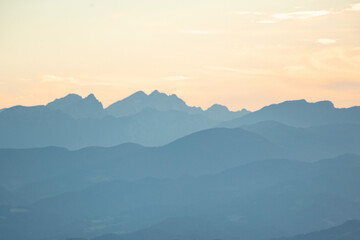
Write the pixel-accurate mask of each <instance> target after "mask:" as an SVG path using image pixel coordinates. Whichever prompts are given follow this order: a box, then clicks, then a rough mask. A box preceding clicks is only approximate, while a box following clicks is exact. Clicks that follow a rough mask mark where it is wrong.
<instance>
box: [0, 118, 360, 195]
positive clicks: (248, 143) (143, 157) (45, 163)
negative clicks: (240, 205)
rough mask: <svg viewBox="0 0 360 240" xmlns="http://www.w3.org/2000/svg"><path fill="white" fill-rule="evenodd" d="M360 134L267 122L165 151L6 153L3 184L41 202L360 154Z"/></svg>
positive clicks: (126, 147)
mask: <svg viewBox="0 0 360 240" xmlns="http://www.w3.org/2000/svg"><path fill="white" fill-rule="evenodd" d="M245 129H246V130H245ZM359 133H360V125H356V124H354V125H345V126H343V125H335V126H334V125H327V126H319V127H311V128H294V127H289V126H286V125H283V124H280V123H274V122H264V123H259V124H255V125H247V126H244V129H241V128H236V129H227V128H217V129H209V130H203V131H200V132H197V133H193V134H191V135H189V136H186V137H183V138H180V139H178V140H176V141H174V142H172V143H170V144H168V145H165V146H162V147H142V146H139V145H136V144H123V145H119V146H117V147H111V148H101V147H92V148H85V149H82V150H77V151H69V150H67V149H63V148H56V147H48V148H39V149H1V150H0V159H2V161H0V182H1V183H2V184H3V186H4V187H6V188H9V189H13V190H14V189H16V192H17V193H18V194H19V196H21V198H22V199H23V200H27V201H36V200H38V199H40V198H42V197H48V196H53V195H56V194H61V193H63V192H66V191H72V190H76V189H81V188H83V187H86V186H89V185H91V184H93V183H96V182H99V181H110V180H116V179H126V180H134V179H142V178H145V177H156V178H174V177H180V176H183V175H192V176H201V175H204V174H211V173H216V172H220V171H223V170H225V169H228V168H231V167H234V166H238V165H241V164H246V163H249V162H253V161H258V160H263V159H271V158H288V159H297V160H301V161H305V162H311V161H314V160H317V159H321V158H329V157H332V156H336V155H341V154H344V153H356V154H360V148H359V142H360V134H359ZM14 169H16V173H17V177H16V178H15V177H14Z"/></svg>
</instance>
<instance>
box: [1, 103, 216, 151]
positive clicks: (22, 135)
mask: <svg viewBox="0 0 360 240" xmlns="http://www.w3.org/2000/svg"><path fill="white" fill-rule="evenodd" d="M215 124H216V122H214V121H212V120H210V119H208V118H206V117H203V116H200V115H193V114H187V113H183V112H178V111H157V110H151V109H146V110H144V111H142V112H140V113H137V114H135V115H132V116H129V117H123V118H115V117H112V116H108V117H104V118H79V119H74V118H72V117H71V116H69V115H68V114H66V113H63V112H62V111H59V110H56V111H54V110H49V109H48V108H47V107H45V106H36V107H22V106H17V107H13V108H9V109H6V110H5V111H3V112H1V113H0V147H2V148H34V147H45V146H59V147H66V148H69V149H79V148H83V147H88V146H114V145H118V144H121V143H126V142H134V143H139V144H143V145H147V146H157V145H164V144H166V143H169V142H171V141H174V140H175V139H177V138H180V137H183V136H185V135H188V134H190V133H193V132H196V131H199V130H202V129H206V128H211V127H213V126H214V125H215Z"/></svg>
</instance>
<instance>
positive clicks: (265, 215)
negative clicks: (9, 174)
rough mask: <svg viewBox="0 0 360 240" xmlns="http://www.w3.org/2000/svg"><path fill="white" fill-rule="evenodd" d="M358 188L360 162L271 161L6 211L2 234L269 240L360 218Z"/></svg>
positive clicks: (122, 184)
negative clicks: (108, 234)
mask: <svg viewBox="0 0 360 240" xmlns="http://www.w3.org/2000/svg"><path fill="white" fill-rule="evenodd" d="M356 182H360V157H359V156H356V155H343V156H341V157H338V158H335V159H327V160H322V161H318V162H315V163H304V162H297V161H290V160H266V161H259V162H255V163H250V164H246V165H243V166H239V167H236V168H232V169H229V170H227V171H224V172H221V173H218V174H211V175H206V176H201V177H190V176H188V177H185V176H183V177H180V178H176V179H155V178H147V179H143V180H138V181H132V182H128V181H122V180H116V181H105V182H101V183H96V184H93V185H91V186H89V187H87V188H85V189H82V190H77V191H72V192H67V193H64V194H60V195H57V196H53V197H50V198H45V199H42V200H40V201H38V202H35V203H34V204H30V205H23V206H11V207H8V208H6V206H3V208H4V210H3V213H2V219H3V220H2V221H1V222H0V231H1V232H2V234H3V236H5V238H7V239H14V240H16V239H22V240H26V239H41V238H43V239H64V238H66V237H75V236H78V237H83V238H91V237H95V236H96V235H102V234H106V233H116V238H113V239H124V240H128V239H132V240H137V239H139V240H140V239H165V237H171V239H192V238H193V237H194V236H196V238H197V239H229V240H235V239H239V237H241V238H244V239H253V240H265V239H266V240H268V239H271V238H278V237H281V236H285V235H287V236H289V235H296V234H299V233H303V232H312V231H316V230H318V229H324V228H328V227H332V226H334V225H338V224H341V223H342V222H345V221H347V220H351V219H357V218H360V202H359V199H360V190H359V188H358V186H357V184H354V183H356ZM6 209H7V210H6ZM19 228H21V229H22V231H18V229H19ZM126 232H127V233H126ZM121 233H126V234H121ZM105 237H107V236H105ZM112 237H115V236H114V235H112ZM163 237H164V238H163ZM99 239H101V238H99ZM104 239H106V238H104Z"/></svg>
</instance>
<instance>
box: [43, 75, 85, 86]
mask: <svg viewBox="0 0 360 240" xmlns="http://www.w3.org/2000/svg"><path fill="white" fill-rule="evenodd" d="M41 79H42V81H43V82H68V83H74V84H78V83H80V81H79V80H78V79H76V78H74V77H60V76H55V75H44V76H42V78H41Z"/></svg>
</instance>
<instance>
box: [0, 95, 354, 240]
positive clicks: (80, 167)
mask: <svg viewBox="0 0 360 240" xmlns="http://www.w3.org/2000/svg"><path fill="white" fill-rule="evenodd" d="M321 159H322V160H321ZM359 183H360V108H359V107H352V108H346V109H345V108H344V109H338V108H335V107H334V106H333V104H332V103H331V102H329V101H323V102H317V103H309V102H306V101H305V100H298V101H287V102H284V103H280V104H274V105H270V106H266V107H264V108H262V109H260V110H258V111H255V112H248V111H246V110H242V111H238V112H232V111H229V110H228V109H227V108H226V107H225V106H221V105H218V104H214V105H213V106H212V107H210V108H209V109H207V110H203V109H201V108H198V107H190V106H188V105H187V104H186V103H185V102H184V101H183V100H182V99H180V98H178V97H177V96H176V95H167V94H164V93H160V92H158V91H154V92H152V93H151V94H146V93H144V92H141V91H140V92H136V93H134V94H133V95H131V96H129V97H127V98H125V99H122V100H120V101H117V102H116V103H114V104H112V105H110V106H109V107H108V108H104V107H103V105H102V104H101V102H100V101H98V100H97V99H96V97H95V96H94V95H93V94H90V95H89V96H87V97H85V98H83V97H81V96H79V95H76V94H69V95H67V96H65V97H63V98H59V99H56V100H54V101H53V102H51V103H48V104H46V105H41V106H33V107H24V106H15V107H12V108H8V109H3V110H0V238H4V239H12V240H39V239H44V240H46V239H53V240H60V239H61V240H63V239H72V240H75V239H76V240H80V239H81V240H85V239H86V240H95V239H96V240H143V239H148V240H161V239H163V240H175V239H177V240H193V239H200V240H214V239H223V240H238V239H251V240H274V239H277V240H278V239H281V240H318V239H334V240H338V239H345V240H352V239H357V238H358V236H359V235H358V234H359V231H358V229H359V223H358V221H357V220H356V219H360V190H359V189H360V188H359V187H358V185H359ZM354 219H355V220H354ZM343 223H344V224H343ZM324 229H325V230H324Z"/></svg>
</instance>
